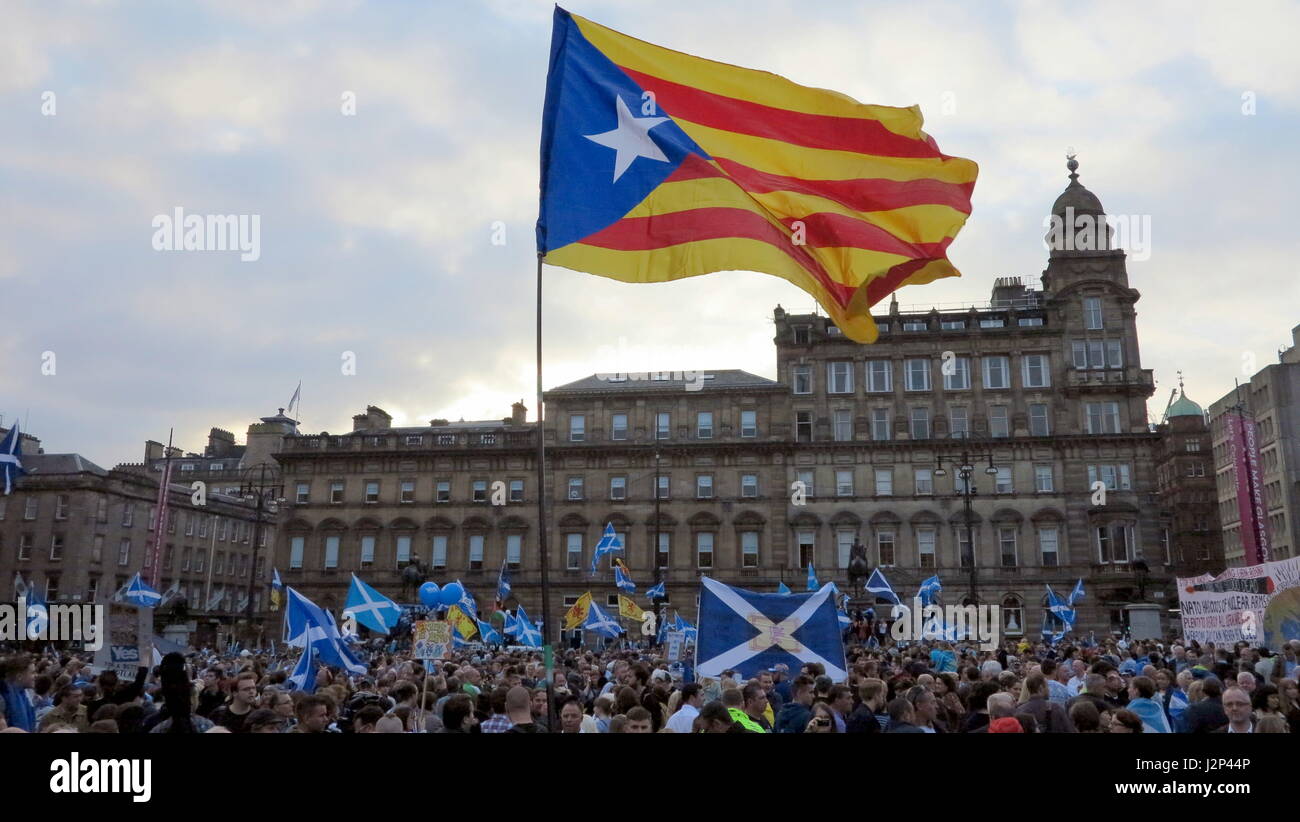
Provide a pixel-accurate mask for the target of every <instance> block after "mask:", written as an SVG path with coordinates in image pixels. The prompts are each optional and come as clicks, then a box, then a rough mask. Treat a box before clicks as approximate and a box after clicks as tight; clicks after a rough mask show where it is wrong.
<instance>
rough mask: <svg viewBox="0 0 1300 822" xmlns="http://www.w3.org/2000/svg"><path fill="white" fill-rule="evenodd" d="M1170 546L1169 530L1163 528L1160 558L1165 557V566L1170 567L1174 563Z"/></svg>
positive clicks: (1161, 531) (1161, 530)
mask: <svg viewBox="0 0 1300 822" xmlns="http://www.w3.org/2000/svg"><path fill="white" fill-rule="evenodd" d="M1169 545H1170V543H1169V529H1168V528H1161V529H1160V556H1162V557H1164V562H1165V565H1169V564H1171V562H1172V557H1171V556H1170V555H1169Z"/></svg>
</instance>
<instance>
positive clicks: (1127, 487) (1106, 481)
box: [1088, 464, 1133, 491]
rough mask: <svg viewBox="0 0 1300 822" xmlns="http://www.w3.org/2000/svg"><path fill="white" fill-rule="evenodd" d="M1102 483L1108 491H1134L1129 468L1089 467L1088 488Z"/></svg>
mask: <svg viewBox="0 0 1300 822" xmlns="http://www.w3.org/2000/svg"><path fill="white" fill-rule="evenodd" d="M1098 481H1100V482H1101V483H1102V484H1103V485H1105V486H1106V490H1107V491H1131V490H1132V489H1133V485H1132V480H1131V478H1130V475H1129V467H1128V465H1127V464H1123V465H1089V466H1088V487H1089V489H1091V488H1092V486H1093V484H1094V483H1096V482H1098Z"/></svg>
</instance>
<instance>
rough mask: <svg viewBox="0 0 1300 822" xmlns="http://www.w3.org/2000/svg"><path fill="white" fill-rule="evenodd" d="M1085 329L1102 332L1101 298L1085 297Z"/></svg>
mask: <svg viewBox="0 0 1300 822" xmlns="http://www.w3.org/2000/svg"><path fill="white" fill-rule="evenodd" d="M1083 327H1084V328H1086V329H1088V330H1089V331H1100V330H1101V328H1102V325H1101V298H1100V297H1084V298H1083Z"/></svg>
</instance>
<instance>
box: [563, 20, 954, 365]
mask: <svg viewBox="0 0 1300 822" xmlns="http://www.w3.org/2000/svg"><path fill="white" fill-rule="evenodd" d="M921 124H922V118H921V112H920V109H919V107H917V106H911V107H908V108H895V107H889V106H876V105H866V104H863V103H859V102H857V101H855V100H853V99H851V98H849V97H847V96H845V95H843V94H839V93H837V92H833V91H827V90H824V89H815V88H808V87H805V86H800V85H798V84H796V83H793V82H791V81H789V80H787V79H785V78H783V77H779V76H777V75H774V74H770V73H767V72H763V71H756V70H752V69H745V68H739V67H736V66H731V65H727V64H724V63H717V62H714V61H711V60H705V59H703V58H700V57H693V56H691V55H688V54H683V53H681V52H677V51H672V50H671V49H666V48H662V47H660V46H656V45H652V44H650V43H646V42H643V41H641V40H637V39H634V38H632V37H628V36H627V35H624V34H620V33H619V32H616V31H613V30H611V29H608V28H605V27H604V26H600V25H597V24H596V23H593V22H591V21H590V20H586V19H583V18H581V17H578V16H576V15H570V14H569V13H568V12H565V11H563V10H561V9H557V10H556V17H555V33H554V36H553V41H552V54H551V68H550V77H549V79H548V86H547V102H546V112H545V116H544V121H543V145H542V162H543V169H542V209H541V217H540V219H539V221H538V247H539V251H540V252H541V253H543V254H544V255H545V257H544V259H545V261H546V262H548V263H551V264H553V265H558V266H563V267H565V268H570V269H574V270H577V271H584V272H589V273H592V274H599V275H601V276H605V277H611V278H613V279H617V280H622V281H625V282H637V283H645V282H665V281H669V280H676V279H681V278H684V277H691V276H696V275H700V274H707V273H710V272H714V271H722V270H749V271H760V272H764V273H767V274H772V275H775V276H778V277H783V278H784V279H786V280H789V281H790V282H792V283H794V284H795V285H797V286H799V287H800V288H802V289H803V290H805V291H807V292H808V293H810V294H812V295H813V296H814V297H815V298H816V299H817V301H818V302H819V303H820V304H821V305H822V307H823V308H824V309H825V310H826V311H827V312H828V313H829V314H830V316H831V317H832V318H833V319H834V321H835V323H836V324H837V325H838V326H839V327H840V328H841V329H842V330H843V331H844V334H845V335H846V336H848V337H849V338H851V339H853V340H856V341H858V342H873V341H874V340H875V339H876V336H877V331H876V327H875V323H874V322H873V321H872V319H871V314H870V307H871V306H872V305H874V304H875V303H877V302H879V301H880V300H881V299H883V298H884V297H886V296H887V295H889V294H890V293H891V292H893V291H895V290H897V289H899V288H901V287H902V286H905V285H917V284H921V283H927V282H930V281H931V280H935V279H938V278H940V277H953V276H959V274H958V272H957V270H956V269H955V268H954V267H953V266H952V264H951V263H950V262H949V261H948V259H947V249H948V246H949V244H950V243H951V242H952V240H953V238H954V237H955V236H956V234H957V232H958V230H959V229H960V228H961V227H962V225H963V224H964V223H965V221H966V218H967V217H968V216H969V215H970V210H971V192H972V191H973V189H974V186H975V178H976V174H977V171H978V169H977V167H976V165H975V163H974V162H972V161H970V160H965V159H962V158H960V157H949V156H947V155H945V154H943V153H942V152H940V151H939V148H938V146H937V145H936V144H935V141H934V140H933V139H932V138H931V137H930V136H929V135H927V134H926V133H925V132H924V131H922V130H921ZM611 179H612V183H611Z"/></svg>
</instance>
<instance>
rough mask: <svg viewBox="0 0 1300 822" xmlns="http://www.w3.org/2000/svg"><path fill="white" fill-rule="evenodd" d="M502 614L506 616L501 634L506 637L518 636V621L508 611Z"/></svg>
mask: <svg viewBox="0 0 1300 822" xmlns="http://www.w3.org/2000/svg"><path fill="white" fill-rule="evenodd" d="M502 613H504V614H505V615H506V624H505V625H503V626H502V627H501V632H502V633H504V634H505V635H506V636H518V635H519V620H517V619H515V615H514V614H512V613H510V612H509V611H503V612H502Z"/></svg>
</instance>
